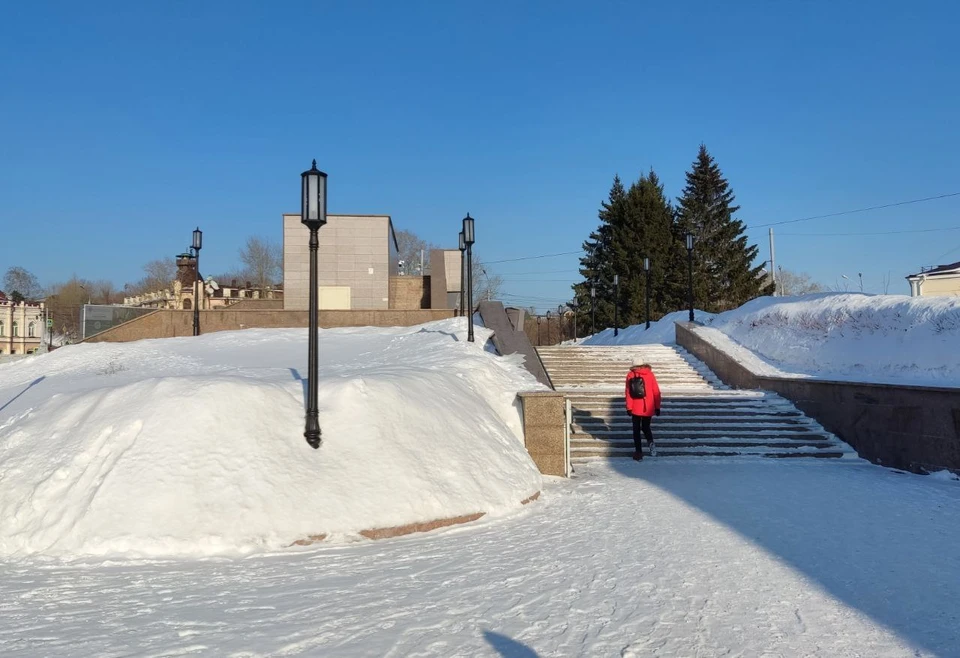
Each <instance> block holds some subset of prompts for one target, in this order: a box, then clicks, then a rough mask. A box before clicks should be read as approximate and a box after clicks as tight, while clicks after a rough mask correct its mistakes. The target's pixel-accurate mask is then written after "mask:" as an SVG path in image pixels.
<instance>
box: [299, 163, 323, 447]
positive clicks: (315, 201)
mask: <svg viewBox="0 0 960 658" xmlns="http://www.w3.org/2000/svg"><path fill="white" fill-rule="evenodd" d="M300 185H301V194H300V222H301V223H302V224H304V225H305V226H306V227H307V228H308V229H310V311H309V313H310V318H309V329H308V331H309V337H308V339H307V417H306V424H305V427H304V430H303V436H304V438H305V439H306V440H307V443H308V444H310V447H311V448H314V449H316V448H319V447H320V419H319V411H318V399H317V398H318V385H319V381H318V380H319V379H320V366H319V352H320V335H319V328H318V327H317V324H318V318H319V315H320V308H319V306H320V303H319V299H318V293H317V285H318V282H317V251H318V249H319V247H320V240H319V238H318V237H317V231H319V230H320V227H322V226H323V225H324V224H326V223H327V175H326V174H325V173H323V172H322V171H320V170H319V169H317V161H316V160H314V161H313V166H312V167H311V168H310V170H309V171H305V172H303V173H302V174H300Z"/></svg>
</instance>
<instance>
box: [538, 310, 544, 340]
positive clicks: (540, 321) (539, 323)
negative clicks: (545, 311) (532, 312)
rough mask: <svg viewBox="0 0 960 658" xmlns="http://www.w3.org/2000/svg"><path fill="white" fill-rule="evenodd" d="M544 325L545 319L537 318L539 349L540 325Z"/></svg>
mask: <svg viewBox="0 0 960 658" xmlns="http://www.w3.org/2000/svg"><path fill="white" fill-rule="evenodd" d="M542 323H543V317H542V316H540V315H538V316H537V347H540V325H541V324H542Z"/></svg>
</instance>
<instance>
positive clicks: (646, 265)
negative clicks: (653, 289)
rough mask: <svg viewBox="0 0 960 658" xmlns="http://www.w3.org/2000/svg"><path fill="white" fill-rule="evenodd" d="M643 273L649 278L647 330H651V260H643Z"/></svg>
mask: <svg viewBox="0 0 960 658" xmlns="http://www.w3.org/2000/svg"><path fill="white" fill-rule="evenodd" d="M643 271H644V272H645V273H646V276H647V293H646V297H647V329H649V328H650V259H649V258H644V259H643Z"/></svg>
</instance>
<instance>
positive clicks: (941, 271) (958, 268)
mask: <svg viewBox="0 0 960 658" xmlns="http://www.w3.org/2000/svg"><path fill="white" fill-rule="evenodd" d="M945 274H947V275H949V274H960V261H957V262H956V263H950V264H949V265H937V266H936V267H931V268H930V269H928V270H927V269H923V270H921V271H920V272H918V273H917V274H911V275H909V276H907V278H908V279H914V278H918V277H921V276H943V275H945Z"/></svg>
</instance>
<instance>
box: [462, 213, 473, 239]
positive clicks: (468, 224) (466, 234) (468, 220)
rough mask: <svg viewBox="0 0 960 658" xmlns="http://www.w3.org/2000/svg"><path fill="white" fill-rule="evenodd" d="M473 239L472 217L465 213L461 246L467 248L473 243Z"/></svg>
mask: <svg viewBox="0 0 960 658" xmlns="http://www.w3.org/2000/svg"><path fill="white" fill-rule="evenodd" d="M474 237H475V236H474V233H473V217H471V216H470V213H467V216H466V217H464V218H463V244H465V245H466V246H468V247H469V246H470V245H472V244H473V243H474V241H475V240H474Z"/></svg>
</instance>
